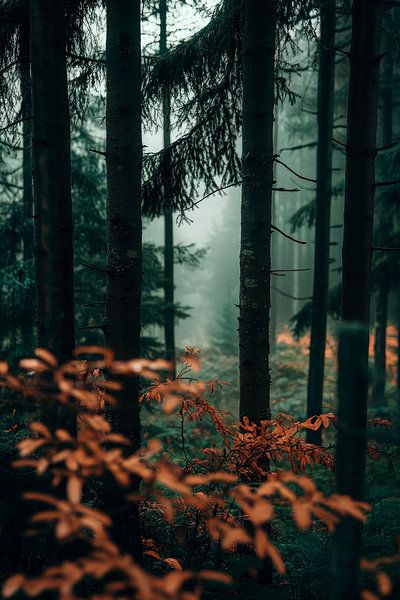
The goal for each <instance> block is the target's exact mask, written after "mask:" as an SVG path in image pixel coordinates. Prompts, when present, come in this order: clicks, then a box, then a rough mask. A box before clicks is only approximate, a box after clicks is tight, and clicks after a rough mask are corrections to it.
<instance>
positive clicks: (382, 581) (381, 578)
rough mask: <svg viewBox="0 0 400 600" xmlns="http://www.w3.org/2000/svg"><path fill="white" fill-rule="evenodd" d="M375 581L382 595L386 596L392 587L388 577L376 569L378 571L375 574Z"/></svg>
mask: <svg viewBox="0 0 400 600" xmlns="http://www.w3.org/2000/svg"><path fill="white" fill-rule="evenodd" d="M376 581H377V584H378V589H379V592H380V593H381V594H382V596H388V595H389V594H390V593H391V591H392V587H393V586H392V582H391V579H390V577H389V576H388V575H386V573H383V572H382V571H378V573H377V574H376Z"/></svg>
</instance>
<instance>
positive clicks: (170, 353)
mask: <svg viewBox="0 0 400 600" xmlns="http://www.w3.org/2000/svg"><path fill="white" fill-rule="evenodd" d="M159 11H160V55H163V54H165V53H166V52H167V50H168V47H167V42H168V35H167V14H168V7H167V0H160V6H159ZM162 109H163V146H164V148H166V147H167V146H169V145H170V143H171V102H170V96H169V93H168V90H164V93H163V106H162ZM164 302H165V313H164V336H165V357H166V359H167V360H169V361H171V364H172V368H171V372H172V375H173V377H175V315H174V224H173V216H172V211H171V210H167V211H166V212H165V214H164Z"/></svg>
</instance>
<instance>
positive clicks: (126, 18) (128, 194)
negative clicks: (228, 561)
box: [105, 0, 142, 559]
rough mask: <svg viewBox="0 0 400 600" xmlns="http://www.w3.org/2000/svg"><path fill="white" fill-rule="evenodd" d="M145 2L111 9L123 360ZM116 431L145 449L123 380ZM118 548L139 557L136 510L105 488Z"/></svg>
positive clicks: (111, 228)
mask: <svg viewBox="0 0 400 600" xmlns="http://www.w3.org/2000/svg"><path fill="white" fill-rule="evenodd" d="M140 5H141V2H140V0H108V2H107V42H106V43H107V46H106V69H107V114H106V126H107V148H106V157H107V273H108V275H107V291H106V322H105V338H106V344H107V346H108V347H110V348H111V349H112V350H114V352H115V356H116V358H117V359H119V360H126V359H131V358H137V357H138V356H139V354H140V298H141V287H142V219H141V168H142V136H141V50H140ZM122 383H123V386H124V389H123V391H122V392H120V393H118V394H117V395H116V397H117V406H116V407H115V408H114V409H113V410H112V415H111V416H112V424H113V427H114V429H115V431H117V432H118V433H122V434H123V435H125V436H126V437H128V438H129V439H130V440H131V443H132V448H133V449H137V448H139V447H140V414H139V381H138V379H136V378H126V379H125V381H123V382H122ZM105 502H106V505H107V509H108V510H111V511H113V512H114V510H115V517H114V516H113V523H114V525H113V531H112V534H113V536H114V539H115V541H116V542H117V543H118V544H119V546H120V547H121V548H122V549H123V550H124V551H126V552H130V553H132V554H133V555H135V557H136V558H137V559H140V556H141V538H140V526H139V518H138V511H137V509H136V507H134V506H131V505H128V504H126V502H125V500H124V494H123V492H122V491H121V492H118V491H116V490H115V486H114V487H113V488H110V486H109V485H106V486H105Z"/></svg>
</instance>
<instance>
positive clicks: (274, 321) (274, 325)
mask: <svg viewBox="0 0 400 600" xmlns="http://www.w3.org/2000/svg"><path fill="white" fill-rule="evenodd" d="M278 132H279V125H278V107H276V109H275V117H274V126H273V136H274V137H273V151H274V154H278ZM273 180H274V182H275V181H276V163H274V165H273ZM278 194H279V192H277V191H273V192H272V209H271V219H272V222H273V223H274V225H277V226H279V223H277V220H278V211H277V208H278ZM277 236H278V234H277V233H275V235H273V236H272V237H271V264H272V265H273V264H274V261H275V258H276V256H278V251H277V250H278V240H279V237H277ZM277 329H278V302H277V294H276V292H274V291H273V290H272V289H271V312H270V326H269V332H270V352H271V354H274V352H275V350H276V336H277Z"/></svg>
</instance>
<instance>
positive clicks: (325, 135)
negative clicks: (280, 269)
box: [307, 0, 336, 445]
mask: <svg viewBox="0 0 400 600" xmlns="http://www.w3.org/2000/svg"><path fill="white" fill-rule="evenodd" d="M335 24H336V16H335V2H334V0H323V1H322V3H321V18H320V27H321V30H320V31H321V32H320V39H319V71H318V73H319V75H318V150H317V194H316V215H315V250H314V280H313V301H312V317H311V343H310V362H309V371H308V391H307V416H308V417H312V416H313V415H319V414H321V413H322V399H323V390H324V368H325V345H326V324H327V306H328V292H329V241H330V224H331V196H332V143H333V142H332V137H333V135H332V133H333V111H334V90H335ZM307 441H308V442H310V443H313V444H318V445H320V444H321V429H318V430H316V431H311V430H309V431H307Z"/></svg>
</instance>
